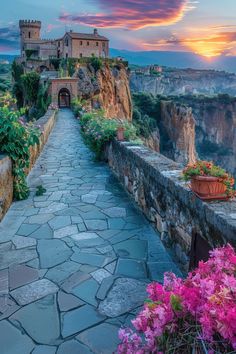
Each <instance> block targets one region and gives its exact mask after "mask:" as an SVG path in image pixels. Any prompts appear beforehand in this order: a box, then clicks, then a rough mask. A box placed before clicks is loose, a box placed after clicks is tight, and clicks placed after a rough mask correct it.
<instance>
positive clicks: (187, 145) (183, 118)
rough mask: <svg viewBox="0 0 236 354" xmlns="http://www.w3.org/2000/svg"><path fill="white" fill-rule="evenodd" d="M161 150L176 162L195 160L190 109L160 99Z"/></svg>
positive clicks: (193, 132)
mask: <svg viewBox="0 0 236 354" xmlns="http://www.w3.org/2000/svg"><path fill="white" fill-rule="evenodd" d="M159 127H160V133H161V152H162V153H163V154H164V155H165V156H167V157H169V158H171V159H173V160H174V161H176V162H180V163H184V164H186V163H188V162H194V161H195V160H196V151H195V120H194V117H193V114H192V109H191V108H189V107H187V106H184V105H178V104H175V103H174V102H172V101H161V120H160V126H159Z"/></svg>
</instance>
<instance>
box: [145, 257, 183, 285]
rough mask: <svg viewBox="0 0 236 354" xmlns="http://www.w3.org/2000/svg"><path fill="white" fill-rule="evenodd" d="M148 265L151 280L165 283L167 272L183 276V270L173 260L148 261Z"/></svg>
mask: <svg viewBox="0 0 236 354" xmlns="http://www.w3.org/2000/svg"><path fill="white" fill-rule="evenodd" d="M147 265H148V272H149V275H150V278H151V280H155V281H158V282H160V283H163V281H164V274H165V272H173V273H175V274H176V275H177V276H179V277H182V274H181V272H180V271H179V269H178V268H177V266H176V265H175V264H174V263H173V262H148V263H147Z"/></svg>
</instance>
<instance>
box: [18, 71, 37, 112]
mask: <svg viewBox="0 0 236 354" xmlns="http://www.w3.org/2000/svg"><path fill="white" fill-rule="evenodd" d="M21 80H22V86H23V91H24V101H25V103H26V104H28V105H30V106H34V105H35V103H36V101H37V97H38V90H39V82H40V75H39V74H38V73H36V72H35V71H32V72H30V73H27V74H24V75H22V76H21Z"/></svg>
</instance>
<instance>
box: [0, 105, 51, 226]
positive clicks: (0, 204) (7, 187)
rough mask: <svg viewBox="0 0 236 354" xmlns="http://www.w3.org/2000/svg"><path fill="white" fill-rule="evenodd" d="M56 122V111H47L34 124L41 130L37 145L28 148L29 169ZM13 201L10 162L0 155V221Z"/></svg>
mask: <svg viewBox="0 0 236 354" xmlns="http://www.w3.org/2000/svg"><path fill="white" fill-rule="evenodd" d="M55 121H56V111H53V110H48V111H47V112H46V114H45V115H44V116H43V117H41V118H40V119H38V120H37V122H36V123H35V124H36V125H37V126H39V127H40V129H41V135H40V137H39V144H35V145H34V146H32V147H30V167H29V169H28V170H27V173H29V171H30V170H31V168H32V167H33V166H34V164H35V161H36V160H37V158H38V156H39V154H40V152H41V151H42V149H43V147H44V145H45V144H46V142H47V139H48V136H49V134H50V132H51V131H52V128H53V126H54V124H55ZM12 200H13V176H12V162H11V159H10V158H9V157H8V156H6V155H0V221H1V220H2V219H3V217H4V215H5V214H6V212H7V210H8V208H9V207H10V205H11V203H12Z"/></svg>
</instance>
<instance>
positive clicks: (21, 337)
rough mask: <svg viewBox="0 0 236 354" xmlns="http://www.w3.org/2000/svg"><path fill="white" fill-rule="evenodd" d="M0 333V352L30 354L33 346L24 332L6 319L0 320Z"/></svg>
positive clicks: (5, 353) (3, 353)
mask: <svg viewBox="0 0 236 354" xmlns="http://www.w3.org/2000/svg"><path fill="white" fill-rule="evenodd" d="M0 333H1V354H20V353H22V354H23V353H24V354H30V353H31V352H32V350H33V349H34V347H35V344H34V343H33V341H32V340H31V339H30V338H29V337H28V336H27V335H26V334H23V333H22V331H20V330H19V329H17V328H16V327H14V326H13V325H12V324H11V323H9V322H8V321H6V320H4V321H1V322H0Z"/></svg>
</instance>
